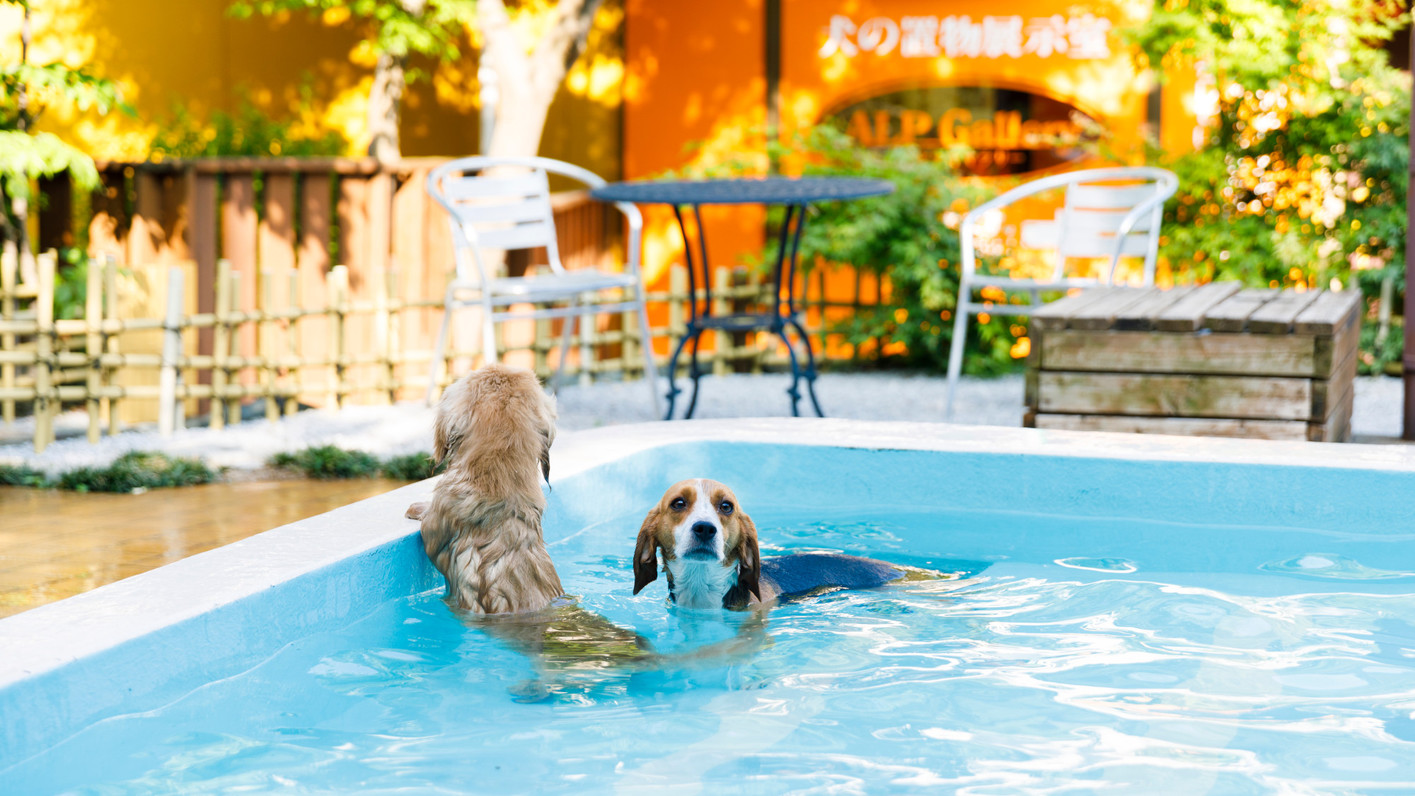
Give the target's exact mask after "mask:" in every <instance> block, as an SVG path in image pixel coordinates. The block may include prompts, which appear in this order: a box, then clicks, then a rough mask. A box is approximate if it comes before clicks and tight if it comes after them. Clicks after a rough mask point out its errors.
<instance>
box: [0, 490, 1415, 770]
mask: <svg viewBox="0 0 1415 796" xmlns="http://www.w3.org/2000/svg"><path fill="white" fill-rule="evenodd" d="M743 503H744V508H746V509H747V510H749V511H750V512H751V513H752V515H753V517H754V519H755V520H756V523H757V526H758V528H759V529H760V531H761V535H762V538H763V541H764V543H765V545H766V547H767V548H768V549H765V550H764V553H765V554H767V555H770V554H771V553H773V552H781V551H785V550H815V549H823V550H838V551H843V552H848V553H855V554H863V555H871V556H875V557H879V558H883V559H886V560H889V561H893V562H897V563H901V564H908V565H912V566H916V567H923V568H930V569H935V570H940V571H944V572H948V573H955V574H957V575H958V576H959V577H955V578H949V579H941V580H922V581H913V582H909V583H902V584H897V585H892V586H889V587H886V588H884V589H881V590H876V591H859V592H836V593H832V594H827V595H824V596H819V597H815V598H811V599H806V600H802V601H799V602H794V603H788V604H786V605H783V606H781V607H778V608H776V609H775V610H773V611H771V612H770V614H769V615H768V617H767V619H766V622H765V624H764V626H759V625H757V624H755V623H754V621H753V620H752V619H751V617H750V615H744V614H731V615H716V614H711V613H709V614H703V615H698V614H692V613H689V612H677V611H674V610H670V609H669V608H668V607H667V605H666V602H665V599H664V595H665V590H664V586H663V583H662V581H660V582H659V583H656V584H654V585H653V586H651V587H649V588H648V589H646V590H645V591H644V592H643V593H641V594H640V595H639V596H638V597H632V596H630V591H631V583H632V575H631V573H630V567H629V556H630V554H631V552H632V549H633V540H634V535H635V533H636V531H637V529H638V523H639V521H640V519H641V518H642V510H641V509H637V508H636V509H635V510H634V511H627V512H625V513H622V514H618V515H616V516H612V517H609V518H606V519H602V520H597V521H594V522H591V523H589V524H587V525H586V526H585V527H582V528H571V529H569V530H568V531H567V532H566V533H564V534H563V535H561V536H559V537H558V538H556V539H555V540H554V541H553V543H552V545H551V551H552V554H553V556H554V557H555V560H556V564H557V566H558V568H559V570H560V572H561V575H562V579H563V580H564V582H565V585H566V588H567V589H568V590H569V591H570V592H572V593H573V594H576V595H578V597H579V605H580V606H581V607H583V608H585V609H587V610H588V611H590V612H593V613H595V614H599V615H602V616H603V617H606V618H608V619H609V620H611V621H612V622H614V623H615V624H617V625H618V626H620V627H623V628H629V629H632V630H633V631H636V632H637V633H639V634H640V635H642V636H643V637H644V638H645V639H647V641H648V642H650V643H651V644H652V645H653V646H654V647H655V648H656V649H658V650H660V651H663V652H665V654H666V655H667V656H668V657H669V659H670V660H669V662H668V663H666V664H658V665H640V666H628V665H600V664H602V663H603V658H602V657H600V658H595V657H593V656H585V655H577V654H576V650H574V649H571V650H569V651H567V650H565V649H563V648H557V652H556V655H555V657H554V659H553V660H552V661H551V662H550V663H548V664H546V665H545V668H546V669H547V670H546V671H544V672H542V673H540V674H539V675H538V674H537V672H536V665H535V662H534V661H535V660H536V659H535V657H534V656H532V655H528V654H526V653H525V652H524V651H523V650H522V649H519V648H518V645H517V644H516V643H515V642H514V641H510V640H508V639H507V637H506V633H505V632H504V631H499V630H497V629H496V628H492V629H488V628H486V627H483V626H474V625H469V624H468V623H465V622H463V621H461V620H459V619H458V618H457V617H455V616H454V615H453V614H452V612H450V611H449V610H448V608H447V607H446V606H445V605H444V604H443V603H442V601H441V599H440V593H439V592H437V591H433V592H424V593H420V594H415V595H411V596H408V597H404V598H399V599H395V600H391V601H388V602H385V603H383V604H382V605H381V606H379V607H378V608H377V609H376V610H375V611H373V612H372V613H370V614H368V615H366V616H363V617H361V618H358V619H357V620H356V621H353V622H352V623H350V624H347V626H344V627H341V628H338V629H334V630H330V631H328V632H322V633H319V634H316V635H310V636H306V637H303V638H299V639H298V640H295V641H293V642H291V643H289V644H287V645H285V646H284V647H283V648H281V649H279V650H278V652H276V653H275V654H274V655H273V656H270V657H269V658H267V659H265V660H264V661H263V662H260V663H259V664H258V665H255V666H254V667H252V668H249V669H248V670H245V671H242V672H240V673H238V674H236V675H234V676H231V677H227V678H224V679H221V680H218V681H216V682H212V683H209V684H206V685H202V686H200V687H196V688H195V689H193V690H191V691H190V692H187V693H184V694H182V695H180V696H179V697H177V698H176V699H174V700H172V701H169V702H167V703H166V704H163V705H159V706H155V707H151V708H150V709H145V710H144V711H143V712H140V713H126V714H122V715H117V716H112V717H110V718H107V719H105V720H103V721H100V722H98V723H96V724H94V725H92V726H89V727H87V728H85V729H83V730H81V731H79V732H77V733H76V734H74V735H71V736H70V737H68V738H67V739H66V740H64V741H63V742H62V743H60V744H58V745H57V746H54V747H52V748H50V749H49V750H47V751H45V752H43V753H41V754H39V755H38V756H35V757H31V758H29V759H27V760H24V761H22V762H20V763H18V764H17V765H15V766H13V767H12V768H10V769H9V770H7V771H3V772H0V778H3V780H4V781H5V782H6V783H7V784H6V787H5V788H4V790H5V791H6V792H11V793H15V792H17V793H26V792H45V793H48V792H56V791H63V790H65V789H73V790H77V791H79V792H103V793H107V792H141V793H160V792H184V793H185V792H202V791H223V792H229V791H235V790H242V789H245V790H251V791H255V792H267V791H273V790H281V789H286V788H293V789H295V790H306V791H316V792H334V793H351V792H365V791H380V792H381V791H393V790H399V789H402V790H406V791H407V792H417V793H427V792H485V793H501V792H507V793H509V792H541V793H557V792H559V793H582V792H606V791H614V790H630V791H632V790H634V789H636V788H642V789H645V790H649V789H656V788H658V787H661V786H664V785H666V784H676V785H680V786H681V785H684V784H688V785H693V784H699V785H701V787H702V790H703V791H704V792H714V791H722V790H732V791H736V792H741V791H745V792H762V793H779V792H787V791H792V792H803V793H826V792H829V793H881V792H891V791H898V792H918V791H920V790H926V789H932V790H936V791H949V790H960V789H963V790H967V791H968V792H975V793H1006V792H1018V791H1037V790H1043V789H1059V790H1066V789H1067V788H1071V789H1075V790H1080V791H1083V792H1085V791H1090V790H1093V789H1096V790H1099V789H1102V788H1103V787H1114V788H1117V789H1119V792H1150V793H1153V792H1185V793H1193V792H1214V793H1273V792H1292V793H1305V792H1311V791H1321V792H1329V791H1333V790H1336V791H1342V790H1350V791H1369V790H1378V789H1392V790H1400V789H1401V787H1402V786H1409V785H1410V784H1411V783H1415V626H1412V621H1415V543H1412V542H1415V530H1412V529H1410V528H1406V529H1404V530H1403V531H1399V532H1394V533H1383V534H1373V533H1366V532H1362V531H1359V530H1333V529H1332V528H1331V526H1330V525H1326V526H1325V527H1321V528H1311V529H1303V528H1291V527H1287V528H1267V527H1260V526H1249V527H1234V526H1224V525H1217V524H1185V523H1178V522H1161V521H1157V520H1154V519H1149V520H1143V521H1142V520H1133V519H1123V518H1104V517H1101V518H1097V517H1089V518H1088V517H1069V516H1048V515H1041V514H1035V513H1024V512H1000V511H976V510H970V511H948V510H939V509H936V508H929V509H927V510H925V509H920V510H918V511H909V510H903V511H900V510H895V511H892V512H889V513H883V512H879V511H870V512H860V511H858V510H851V509H850V508H849V507H848V506H847V507H840V506H826V507H822V508H810V507H809V506H803V505H801V504H799V503H794V502H793V503H791V504H789V505H788V504H786V503H776V504H773V503H770V502H765V501H763V500H762V499H758V500H756V501H755V502H753V503H748V501H747V498H745V497H744V498H743ZM711 644H716V645H718V646H717V647H713V649H720V648H722V647H724V646H725V647H727V649H726V650H725V651H721V652H719V653H717V654H714V655H711V656H708V657H707V658H706V659H703V660H695V659H692V657H691V656H692V651H693V650H695V649H701V648H702V647H703V646H704V645H711ZM588 646H589V647H591V648H593V647H594V645H593V644H589V645H588ZM577 649H582V648H577ZM615 649H622V647H616V648H615ZM621 660H622V659H621Z"/></svg>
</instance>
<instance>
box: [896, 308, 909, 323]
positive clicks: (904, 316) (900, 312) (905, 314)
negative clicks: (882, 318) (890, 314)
mask: <svg viewBox="0 0 1415 796" xmlns="http://www.w3.org/2000/svg"><path fill="white" fill-rule="evenodd" d="M907 320H909V310H907V309H905V308H904V307H900V308H899V309H897V310H895V311H894V322H895V323H904V322H905V321H907Z"/></svg>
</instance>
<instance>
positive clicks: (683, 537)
mask: <svg viewBox="0 0 1415 796" xmlns="http://www.w3.org/2000/svg"><path fill="white" fill-rule="evenodd" d="M660 553H662V556H663V568H664V570H665V571H666V574H667V578H668V594H669V597H670V598H671V599H672V600H673V602H674V603H676V604H677V605H680V606H682V607H684V608H694V609H711V608H728V609H731V610H734V611H740V610H743V609H745V608H748V607H755V606H758V605H766V604H770V603H771V602H773V601H774V600H776V599H777V598H780V597H791V596H799V595H805V594H810V593H813V592H818V591H821V590H824V589H837V588H845V589H868V588H874V587H877V586H882V585H884V584H886V583H889V582H890V581H893V580H897V579H899V578H902V577H904V576H905V575H906V574H907V571H906V570H905V569H903V568H902V567H896V566H894V565H892V564H887V563H885V562H883V561H876V560H874V559H870V558H859V557H857V556H847V555H842V554H838V553H793V554H790V555H784V556H776V557H773V558H770V559H767V560H765V561H763V560H762V558H761V553H760V552H759V550H758V547H757V527H756V525H755V524H753V522H752V518H751V517H749V516H747V513H746V512H745V511H742V509H741V506H739V505H738V503H737V496H736V495H734V494H733V493H732V490H731V489H729V488H728V487H727V486H726V485H725V484H721V483H719V482H717V481H712V480H709V479H706V478H692V479H688V480H686V481H679V482H678V483H676V484H674V485H673V486H671V487H669V488H668V491H667V492H665V493H664V494H663V497H662V498H661V499H660V500H659V501H658V505H656V506H654V507H653V509H652V510H650V511H649V513H648V516H646V517H644V522H643V525H642V526H641V527H640V528H639V539H638V543H637V544H636V545H635V547H634V594H638V593H639V592H640V591H642V590H643V588H644V587H645V586H647V585H648V584H650V583H652V582H653V581H654V580H656V579H657V578H658V559H659V554H660Z"/></svg>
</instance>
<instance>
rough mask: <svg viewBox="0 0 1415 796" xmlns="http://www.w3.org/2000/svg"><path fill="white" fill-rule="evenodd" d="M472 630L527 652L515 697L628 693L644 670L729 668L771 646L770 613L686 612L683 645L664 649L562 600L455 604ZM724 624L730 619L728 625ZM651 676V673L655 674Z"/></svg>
mask: <svg viewBox="0 0 1415 796" xmlns="http://www.w3.org/2000/svg"><path fill="white" fill-rule="evenodd" d="M453 610H454V612H455V613H456V614H457V616H458V618H459V619H461V620H462V622H463V623H464V624H465V625H466V626H467V627H469V628H473V629H475V630H478V631H480V632H483V633H486V634H487V635H489V636H491V637H492V638H494V639H496V640H497V641H499V642H501V643H502V644H505V645H507V647H509V648H510V649H512V650H514V651H516V652H518V653H520V654H522V655H525V656H526V658H527V661H528V664H529V668H528V671H527V673H526V674H527V677H526V679H525V680H524V681H522V682H520V683H515V684H513V685H511V686H510V691H511V693H512V695H513V697H515V699H516V700H517V701H523V702H538V701H542V700H550V701H554V700H561V699H565V700H572V701H573V700H580V699H584V698H586V697H587V696H588V695H591V694H607V693H613V692H620V693H624V692H627V691H629V690H632V689H633V688H634V684H635V683H636V682H638V683H644V682H647V680H646V679H645V675H657V674H662V675H671V674H672V673H675V672H681V671H685V670H702V669H713V668H719V667H731V666H735V665H739V664H743V663H747V662H750V661H751V660H753V659H754V658H755V656H756V654H757V653H758V652H760V651H761V650H762V649H764V648H765V647H767V646H768V645H769V644H770V639H769V637H768V636H767V632H766V630H767V621H766V616H765V614H762V613H759V612H752V613H750V614H745V615H738V616H733V617H731V618H730V619H728V620H724V618H723V617H721V616H701V617H700V616H691V615H690V616H685V617H680V621H679V622H678V623H677V629H678V631H679V633H678V635H679V636H681V639H682V642H681V643H677V644H675V645H674V647H673V649H670V650H658V649H656V648H655V646H654V645H653V644H652V643H651V642H650V641H649V640H648V639H647V638H645V637H644V636H642V635H640V634H638V633H636V632H634V631H633V630H629V629H627V628H624V627H620V626H619V625H616V624H614V623H613V622H611V621H609V620H608V619H605V618H604V617H603V616H600V615H599V614H596V613H594V612H592V611H588V610H585V609H584V608H581V607H580V606H578V605H576V604H575V602H574V601H573V600H571V599H570V598H561V599H560V600H557V601H555V602H554V603H553V604H552V605H551V606H550V607H548V608H546V609H543V610H540V611H525V612H521V613H514V614H477V613H473V612H470V611H465V610H458V609H456V608H455V606H454V607H453ZM724 621H726V624H724ZM651 679H652V678H651Z"/></svg>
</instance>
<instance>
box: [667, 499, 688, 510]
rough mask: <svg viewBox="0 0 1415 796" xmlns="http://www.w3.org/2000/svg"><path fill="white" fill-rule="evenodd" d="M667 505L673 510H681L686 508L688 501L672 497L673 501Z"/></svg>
mask: <svg viewBox="0 0 1415 796" xmlns="http://www.w3.org/2000/svg"><path fill="white" fill-rule="evenodd" d="M668 507H669V508H670V509H673V510H674V511H682V510H683V509H686V508H688V501H686V500H684V499H683V498H674V499H673V502H672V503H669V504H668Z"/></svg>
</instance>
